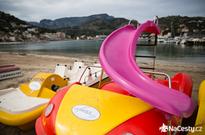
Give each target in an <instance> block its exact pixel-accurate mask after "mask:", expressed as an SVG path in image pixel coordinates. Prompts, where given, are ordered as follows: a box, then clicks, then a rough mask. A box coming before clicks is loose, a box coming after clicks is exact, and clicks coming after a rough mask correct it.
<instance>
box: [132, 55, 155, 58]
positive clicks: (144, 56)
mask: <svg viewBox="0 0 205 135" xmlns="http://www.w3.org/2000/svg"><path fill="white" fill-rule="evenodd" d="M135 57H140V58H156V56H147V55H135Z"/></svg>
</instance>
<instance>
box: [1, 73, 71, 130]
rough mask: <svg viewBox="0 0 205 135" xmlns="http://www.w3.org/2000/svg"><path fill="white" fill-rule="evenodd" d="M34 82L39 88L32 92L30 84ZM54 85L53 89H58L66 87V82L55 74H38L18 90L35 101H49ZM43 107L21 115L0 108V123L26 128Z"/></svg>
mask: <svg viewBox="0 0 205 135" xmlns="http://www.w3.org/2000/svg"><path fill="white" fill-rule="evenodd" d="M34 81H35V82H38V83H39V84H40V88H39V89H37V90H32V89H31V88H30V84H31V83H32V82H34ZM54 85H55V87H57V86H58V88H62V87H64V86H66V85H67V81H66V80H64V79H63V78H61V77H60V76H58V75H56V74H52V73H38V74H36V75H35V76H34V77H33V78H32V80H31V81H30V83H28V84H21V85H20V90H21V92H23V93H24V94H25V96H28V97H36V99H37V98H39V99H50V98H52V97H53V96H54V95H55V93H56V92H55V91H53V90H52V87H53V86H54ZM9 100H12V99H9ZM25 102H26V101H25ZM45 107H46V104H42V105H39V106H38V107H36V108H33V109H32V110H25V111H22V113H13V112H9V111H5V110H4V109H2V108H0V123H3V124H5V125H9V126H19V127H26V126H25V125H27V124H29V123H32V122H33V121H35V119H37V118H38V117H39V116H40V114H41V113H42V111H43V110H44V108H45Z"/></svg>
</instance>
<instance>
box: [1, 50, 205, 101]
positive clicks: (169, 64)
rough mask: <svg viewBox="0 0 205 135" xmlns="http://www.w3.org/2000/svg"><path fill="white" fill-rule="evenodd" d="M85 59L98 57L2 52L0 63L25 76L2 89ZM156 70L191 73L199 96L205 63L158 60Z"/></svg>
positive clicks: (140, 62) (145, 64)
mask: <svg viewBox="0 0 205 135" xmlns="http://www.w3.org/2000/svg"><path fill="white" fill-rule="evenodd" d="M75 60H77V61H85V63H87V64H88V65H89V64H92V63H95V62H98V58H97V56H96V57H91V56H78V57H76V56H75V57H64V56H51V55H37V54H26V53H7V52H0V65H4V64H15V65H16V66H18V67H20V68H21V70H22V72H23V76H22V77H18V78H13V79H9V80H3V81H0V90H1V89H5V88H9V87H18V85H19V84H20V83H24V82H28V81H29V80H30V79H31V78H32V77H33V76H34V75H35V74H36V73H38V72H54V69H55V65H56V64H58V63H59V64H66V65H68V66H72V64H73V62H74V61H75ZM138 62H139V65H143V66H147V65H149V64H148V63H151V61H144V60H143V61H142V60H138ZM156 71H159V72H165V73H167V74H169V75H170V76H173V75H174V74H175V73H177V72H183V73H187V74H189V75H190V76H191V77H192V79H193V97H194V100H196V98H197V95H196V94H197V91H198V87H199V84H200V82H201V81H202V80H204V79H205V64H204V63H201V64H196V63H194V64H191V63H188V62H183V63H182V62H179V61H163V60H156Z"/></svg>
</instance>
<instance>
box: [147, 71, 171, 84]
mask: <svg viewBox="0 0 205 135" xmlns="http://www.w3.org/2000/svg"><path fill="white" fill-rule="evenodd" d="M143 72H144V73H148V74H153V75H162V76H165V77H166V78H167V79H168V87H169V88H172V82H171V77H170V76H169V75H168V74H166V73H163V72H152V71H143Z"/></svg>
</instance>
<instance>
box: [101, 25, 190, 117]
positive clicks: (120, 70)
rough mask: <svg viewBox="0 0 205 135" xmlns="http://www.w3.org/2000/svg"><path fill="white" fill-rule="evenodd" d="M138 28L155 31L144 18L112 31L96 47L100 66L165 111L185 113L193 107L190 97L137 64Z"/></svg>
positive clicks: (187, 113)
mask: <svg viewBox="0 0 205 135" xmlns="http://www.w3.org/2000/svg"><path fill="white" fill-rule="evenodd" d="M142 32H150V33H156V34H159V28H158V27H157V26H156V25H155V23H154V22H153V21H147V22H145V23H143V24H141V25H140V26H139V27H138V28H135V27H134V26H132V25H126V26H124V27H122V28H119V29H117V30H116V31H114V32H112V33H111V34H110V35H109V36H108V37H107V38H106V39H105V40H104V41H103V43H102V45H101V48H100V54H99V58H100V63H101V65H102V67H103V69H104V70H105V72H106V73H107V74H108V75H109V77H110V78H111V79H112V80H113V81H114V82H116V83H117V84H119V85H120V86H121V87H123V88H124V89H125V90H127V91H128V92H129V93H131V94H132V95H134V96H136V97H138V98H140V99H142V100H143V101H145V102H147V103H149V104H151V105H152V106H154V107H156V108H158V109H160V110H162V111H165V112H167V113H170V114H173V115H176V116H181V117H189V116H190V115H191V114H192V112H193V110H194V103H193V101H192V99H191V98H190V97H188V96H187V95H185V94H184V93H181V92H179V91H176V90H173V89H170V88H168V87H166V86H163V85H161V84H158V83H157V82H155V81H153V80H151V79H150V78H149V77H147V76H146V75H145V74H144V73H143V72H142V71H141V70H140V68H139V67H138V66H137V64H136V61H135V57H134V55H135V50H136V43H137V39H138V38H139V36H140V35H141V33H142Z"/></svg>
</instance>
